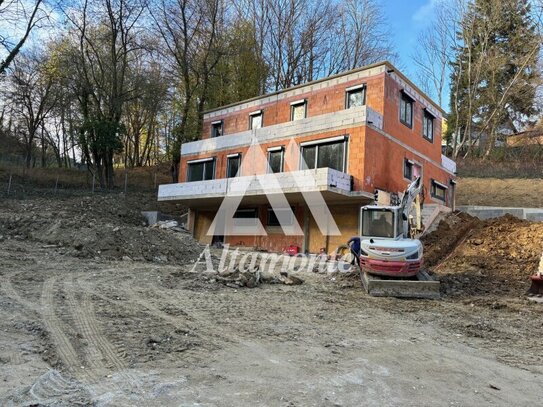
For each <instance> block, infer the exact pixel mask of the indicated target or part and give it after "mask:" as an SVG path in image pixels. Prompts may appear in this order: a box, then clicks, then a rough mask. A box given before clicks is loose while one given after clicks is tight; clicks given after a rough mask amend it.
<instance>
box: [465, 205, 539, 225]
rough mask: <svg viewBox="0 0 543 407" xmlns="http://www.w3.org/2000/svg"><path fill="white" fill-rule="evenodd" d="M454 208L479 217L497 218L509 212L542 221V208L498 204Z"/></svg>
mask: <svg viewBox="0 0 543 407" xmlns="http://www.w3.org/2000/svg"><path fill="white" fill-rule="evenodd" d="M456 209H458V210H460V211H462V212H466V213H468V214H469V215H471V216H476V217H478V218H479V219H492V218H499V217H500V216H504V215H505V214H509V215H511V216H514V217H516V218H519V219H527V220H531V221H534V222H543V208H504V207H498V206H475V205H463V206H457V207H456Z"/></svg>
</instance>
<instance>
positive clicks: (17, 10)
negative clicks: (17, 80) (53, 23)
mask: <svg viewBox="0 0 543 407" xmlns="http://www.w3.org/2000/svg"><path fill="white" fill-rule="evenodd" d="M42 3H43V0H35V1H33V2H30V4H29V3H28V2H25V1H21V0H0V20H3V21H4V22H8V23H10V24H9V25H10V26H11V27H12V28H11V29H12V30H14V31H17V30H16V28H19V27H20V25H22V24H24V27H22V33H21V36H20V38H11V37H10V34H9V33H7V34H6V33H0V47H2V48H4V50H5V52H6V53H7V56H6V58H5V59H4V60H1V61H0V75H2V74H4V73H5V71H6V69H7V68H8V67H9V66H10V64H11V63H12V62H13V60H14V59H15V57H16V56H17V54H18V53H19V52H20V51H21V49H22V47H23V45H24V44H25V42H26V41H27V40H28V37H29V36H30V33H31V31H32V30H33V29H34V28H35V27H36V26H38V25H39V24H40V22H41V21H43V20H45V19H47V14H46V13H45V12H44V10H43V8H42V7H41V6H42Z"/></svg>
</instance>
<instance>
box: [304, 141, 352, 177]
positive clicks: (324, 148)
mask: <svg viewBox="0 0 543 407" xmlns="http://www.w3.org/2000/svg"><path fill="white" fill-rule="evenodd" d="M347 141H348V138H347V137H345V136H341V137H339V138H336V137H335V138H333V139H332V140H322V141H315V142H308V143H302V145H301V146H302V147H301V149H302V151H301V156H302V168H303V169H316V168H325V167H328V168H332V169H334V170H338V171H341V172H345V171H346V169H347V168H346V167H347V160H346V159H347Z"/></svg>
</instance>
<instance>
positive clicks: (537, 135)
mask: <svg viewBox="0 0 543 407" xmlns="http://www.w3.org/2000/svg"><path fill="white" fill-rule="evenodd" d="M507 145H508V146H510V147H520V146H528V145H543V129H533V130H526V131H522V132H520V133H516V134H512V135H510V136H508V137H507Z"/></svg>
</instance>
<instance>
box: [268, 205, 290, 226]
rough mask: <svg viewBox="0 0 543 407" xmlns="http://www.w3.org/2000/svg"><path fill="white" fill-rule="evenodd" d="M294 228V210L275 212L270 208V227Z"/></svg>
mask: <svg viewBox="0 0 543 407" xmlns="http://www.w3.org/2000/svg"><path fill="white" fill-rule="evenodd" d="M281 223H282V224H283V226H292V225H293V224H294V209H292V208H284V209H283V208H282V209H277V210H275V211H274V210H273V209H272V208H268V222H267V225H268V226H281Z"/></svg>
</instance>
